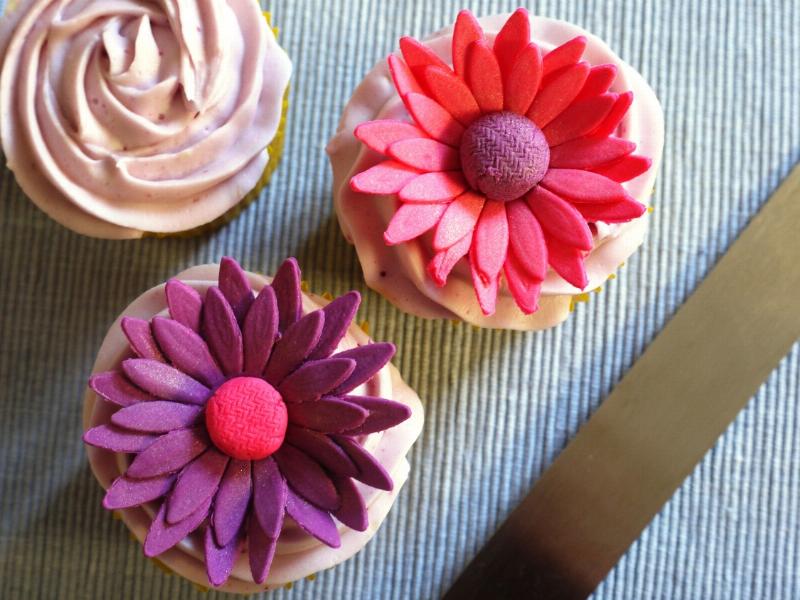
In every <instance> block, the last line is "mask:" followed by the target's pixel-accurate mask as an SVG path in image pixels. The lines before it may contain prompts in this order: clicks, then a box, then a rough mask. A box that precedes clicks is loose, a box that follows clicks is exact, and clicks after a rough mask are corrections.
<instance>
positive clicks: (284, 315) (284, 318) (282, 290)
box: [272, 258, 303, 333]
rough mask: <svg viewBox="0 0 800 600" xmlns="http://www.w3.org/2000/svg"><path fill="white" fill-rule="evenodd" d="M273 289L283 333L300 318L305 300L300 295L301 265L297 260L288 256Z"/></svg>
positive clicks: (280, 327)
mask: <svg viewBox="0 0 800 600" xmlns="http://www.w3.org/2000/svg"><path fill="white" fill-rule="evenodd" d="M272 289H273V290H275V298H276V299H277V301H278V314H279V315H280V320H279V322H278V331H280V332H281V333H283V332H284V331H286V330H287V329H288V328H289V326H290V325H292V324H294V323H295V322H297V321H298V320H299V319H300V315H301V314H302V308H303V302H302V298H301V295H300V267H299V266H298V265H297V260H295V259H294V258H287V259H286V260H285V261H283V264H282V265H281V266H280V267H279V268H278V271H277V272H276V273H275V278H274V279H273V280H272Z"/></svg>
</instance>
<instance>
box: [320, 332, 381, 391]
mask: <svg viewBox="0 0 800 600" xmlns="http://www.w3.org/2000/svg"><path fill="white" fill-rule="evenodd" d="M394 353H395V347H394V344H391V343H389V342H378V343H375V344H366V345H364V346H358V347H356V348H351V349H350V350H345V351H344V352H339V354H335V355H333V357H332V358H352V359H353V360H355V361H356V369H355V371H353V373H352V374H351V375H350V377H348V378H347V379H346V380H345V382H344V383H342V384H341V385H339V387H337V388H336V389H335V390H334V391H333V392H331V395H332V396H341V395H343V394H346V393H347V392H350V391H352V390H354V389H356V388H357V387H358V386H359V385H361V384H362V383H366V382H367V381H369V380H370V379H371V378H372V376H373V375H375V374H376V373H377V372H378V371H380V370H381V369H382V368H383V367H385V366H386V363H388V362H389V361H390V360H391V359H392V357H393V356H394Z"/></svg>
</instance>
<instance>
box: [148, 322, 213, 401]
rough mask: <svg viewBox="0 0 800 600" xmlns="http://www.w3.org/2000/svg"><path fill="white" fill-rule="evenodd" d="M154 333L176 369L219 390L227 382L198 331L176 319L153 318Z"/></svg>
mask: <svg viewBox="0 0 800 600" xmlns="http://www.w3.org/2000/svg"><path fill="white" fill-rule="evenodd" d="M153 333H154V334H155V336H156V340H158V344H159V346H161V348H162V350H163V352H164V354H166V355H167V358H168V359H169V361H170V362H171V363H172V364H173V365H175V367H176V368H177V369H179V370H180V371H183V372H184V373H186V374H187V375H190V376H192V377H194V378H195V379H197V380H199V381H201V382H202V383H204V384H206V385H207V386H209V387H216V386H218V385H219V384H220V383H222V382H223V381H224V379H225V376H224V375H223V374H222V371H221V370H220V368H219V367H218V366H217V363H216V362H215V361H214V358H213V357H212V356H211V351H210V350H209V349H208V346H207V345H206V343H205V341H203V338H201V337H200V336H199V335H198V334H197V332H195V331H194V330H192V329H189V328H188V327H187V326H186V325H184V324H183V323H179V322H178V321H175V320H174V319H167V318H165V317H156V318H154V319H153Z"/></svg>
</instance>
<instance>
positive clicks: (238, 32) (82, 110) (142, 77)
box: [0, 0, 291, 238]
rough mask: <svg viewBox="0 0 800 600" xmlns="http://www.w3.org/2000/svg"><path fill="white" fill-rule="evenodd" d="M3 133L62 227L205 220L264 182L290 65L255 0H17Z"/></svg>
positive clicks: (152, 227) (6, 45)
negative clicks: (214, 0) (193, 0)
mask: <svg viewBox="0 0 800 600" xmlns="http://www.w3.org/2000/svg"><path fill="white" fill-rule="evenodd" d="M0 61H1V64H2V72H0V138H2V144H3V151H4V153H5V155H6V159H7V161H8V165H9V167H10V168H11V170H12V171H14V174H15V175H16V178H17V181H18V182H19V184H20V186H21V187H22V189H23V190H24V191H25V193H26V194H27V195H28V196H29V197H30V198H31V200H33V201H34V202H35V203H36V204H37V205H38V206H39V207H40V208H41V209H42V210H44V211H45V212H46V213H47V214H48V215H50V216H51V217H52V218H53V219H55V220H56V221H58V222H60V223H62V224H63V225H65V226H67V227H69V228H71V229H73V230H75V231H78V232H79V233H83V234H85V235H91V236H95V237H105V238H133V237H139V236H141V235H142V233H143V232H158V233H170V232H180V231H185V230H189V229H193V228H195V227H198V226H200V225H203V224H205V223H208V222H210V221H212V220H214V219H215V218H217V217H219V216H220V215H222V214H224V213H225V212H226V211H227V210H228V209H230V208H232V207H233V206H234V205H236V204H237V203H238V202H239V201H240V200H241V199H242V198H243V197H244V196H245V195H246V194H247V192H249V191H250V190H251V189H252V188H253V187H254V186H255V185H256V184H257V182H258V180H259V178H260V176H261V174H262V172H263V170H264V168H265V166H266V164H267V162H268V156H267V152H266V151H265V148H266V147H267V145H268V144H269V142H270V141H271V140H272V139H273V137H275V134H276V132H277V131H278V126H279V123H280V119H281V109H282V101H283V96H284V92H285V90H286V86H287V84H288V80H289V75H290V72H291V63H290V61H289V58H288V56H287V55H286V53H285V52H284V51H283V50H282V49H281V48H280V46H278V44H277V41H276V39H275V36H274V34H273V32H272V30H271V29H270V28H269V26H268V25H267V22H266V20H265V19H264V17H263V15H262V14H261V10H260V8H259V6H258V3H257V2H255V1H254V0H224V1H222V0H221V1H219V2H179V1H178V0H159V1H157V2H143V1H141V0H70V1H56V0H23V1H22V2H21V3H20V4H19V6H17V7H16V8H15V9H14V10H13V11H12V12H10V13H9V14H7V15H6V16H5V17H4V18H3V21H2V23H1V24H0Z"/></svg>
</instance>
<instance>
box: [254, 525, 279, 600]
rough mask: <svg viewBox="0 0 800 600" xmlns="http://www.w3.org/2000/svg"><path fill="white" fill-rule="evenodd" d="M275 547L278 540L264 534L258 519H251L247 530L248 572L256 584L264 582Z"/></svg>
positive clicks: (273, 556)
mask: <svg viewBox="0 0 800 600" xmlns="http://www.w3.org/2000/svg"><path fill="white" fill-rule="evenodd" d="M277 545H278V540H277V539H275V538H271V537H269V536H268V535H267V534H265V533H264V530H263V529H261V525H260V523H259V522H258V519H256V518H251V519H250V523H249V525H248V528H247V555H248V557H249V559H250V572H251V573H252V574H253V581H255V582H256V583H259V584H261V583H264V581H266V579H267V576H268V575H269V568H270V566H272V559H273V558H275V548H276V546H277Z"/></svg>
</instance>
